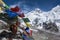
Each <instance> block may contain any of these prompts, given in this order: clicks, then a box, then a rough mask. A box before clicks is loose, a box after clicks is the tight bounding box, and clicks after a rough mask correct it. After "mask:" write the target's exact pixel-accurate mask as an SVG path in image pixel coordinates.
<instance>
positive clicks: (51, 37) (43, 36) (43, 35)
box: [33, 30, 60, 40]
mask: <svg viewBox="0 0 60 40" xmlns="http://www.w3.org/2000/svg"><path fill="white" fill-rule="evenodd" d="M33 37H34V39H35V40H60V36H59V35H55V34H51V33H47V32H44V31H40V30H39V31H38V32H33Z"/></svg>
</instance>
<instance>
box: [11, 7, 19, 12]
mask: <svg viewBox="0 0 60 40" xmlns="http://www.w3.org/2000/svg"><path fill="white" fill-rule="evenodd" d="M19 10H20V9H19V7H18V6H16V7H15V8H11V11H13V12H19Z"/></svg>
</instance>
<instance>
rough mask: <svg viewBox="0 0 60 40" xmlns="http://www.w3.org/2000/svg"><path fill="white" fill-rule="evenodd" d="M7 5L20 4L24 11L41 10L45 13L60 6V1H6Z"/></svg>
mask: <svg viewBox="0 0 60 40" xmlns="http://www.w3.org/2000/svg"><path fill="white" fill-rule="evenodd" d="M4 2H5V3H6V4H7V5H13V4H18V3H19V5H20V7H21V9H23V10H25V9H26V10H28V11H29V10H33V9H35V8H40V9H41V10H43V11H49V10H51V9H52V8H53V7H55V6H57V5H60V0H8V1H7V0H4Z"/></svg>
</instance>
